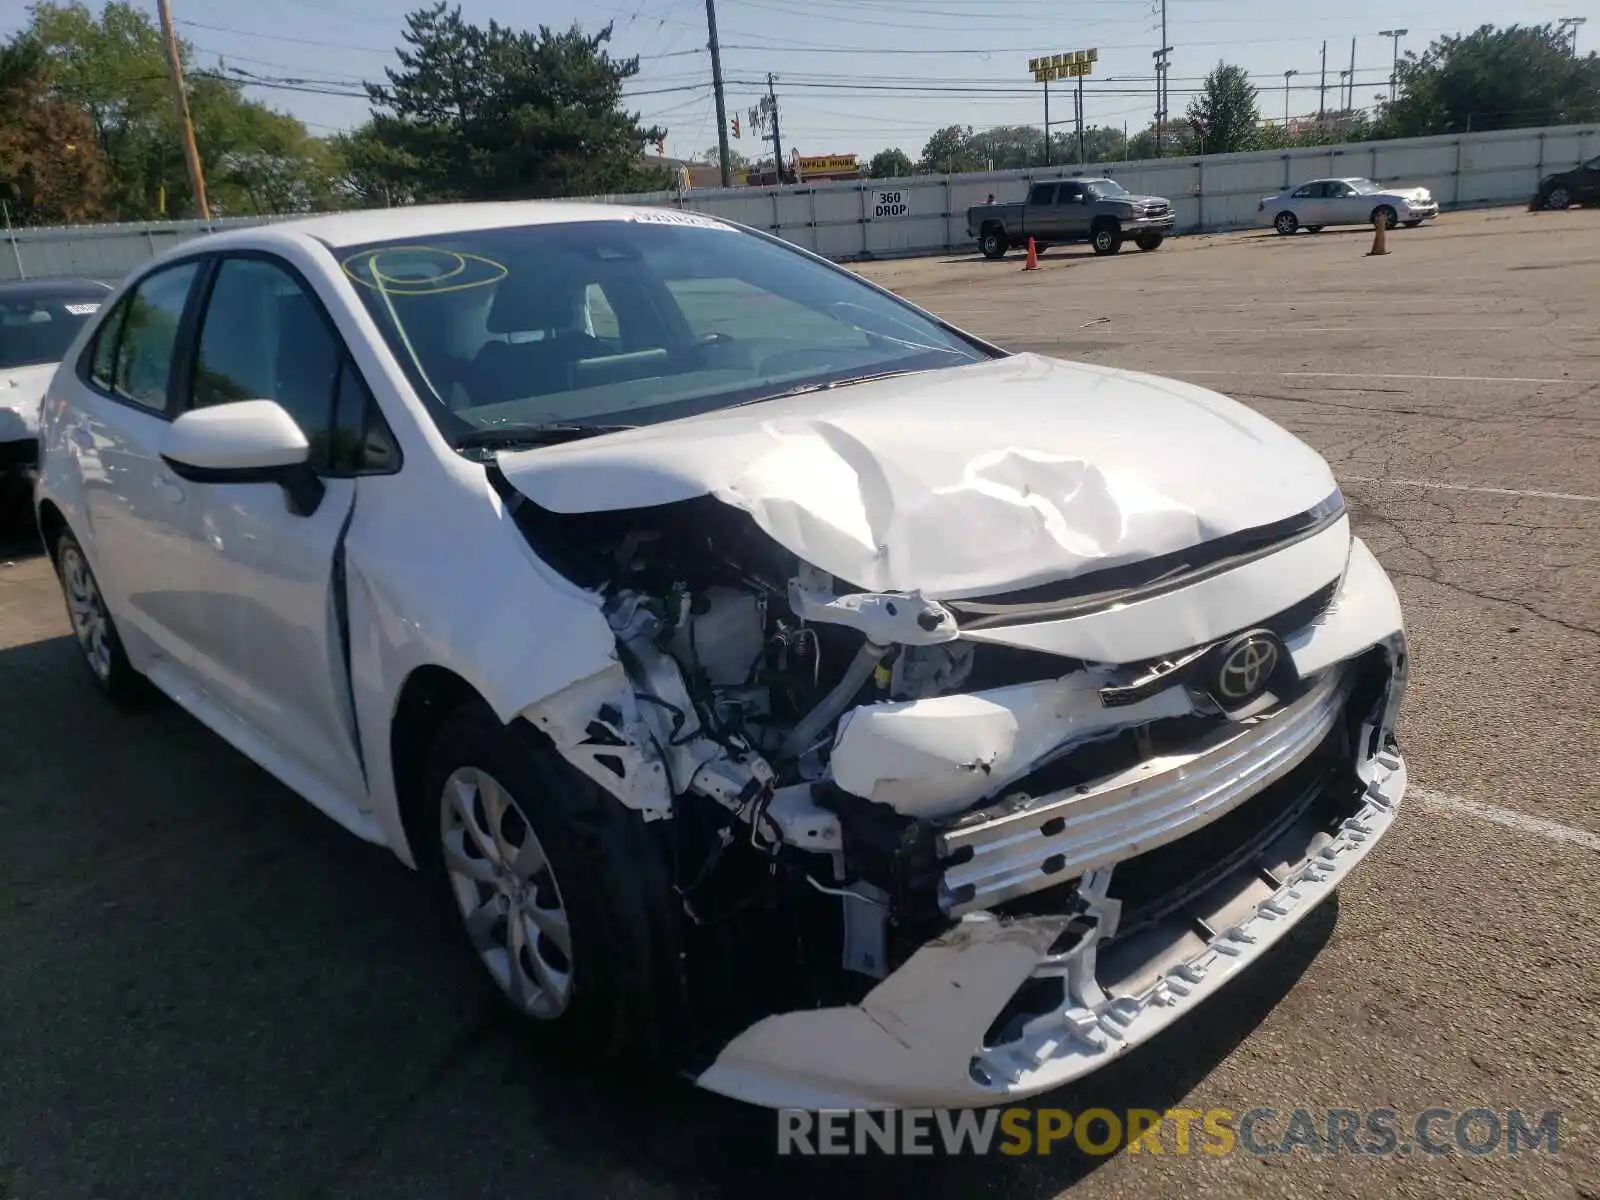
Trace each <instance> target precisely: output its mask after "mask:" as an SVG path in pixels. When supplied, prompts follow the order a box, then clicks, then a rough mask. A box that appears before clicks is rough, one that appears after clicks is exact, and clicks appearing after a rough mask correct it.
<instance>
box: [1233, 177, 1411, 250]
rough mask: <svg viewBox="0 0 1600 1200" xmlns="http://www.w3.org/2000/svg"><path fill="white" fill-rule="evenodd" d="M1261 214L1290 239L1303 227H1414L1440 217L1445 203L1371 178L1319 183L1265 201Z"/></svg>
mask: <svg viewBox="0 0 1600 1200" xmlns="http://www.w3.org/2000/svg"><path fill="white" fill-rule="evenodd" d="M1256 211H1257V212H1258V213H1260V214H1261V216H1262V218H1263V220H1264V221H1265V222H1266V223H1267V224H1270V225H1271V226H1272V227H1273V228H1274V229H1276V230H1277V231H1278V232H1279V233H1281V234H1284V235H1285V236H1287V235H1288V234H1291V233H1296V232H1298V231H1299V230H1300V229H1302V228H1304V229H1309V230H1310V231H1311V232H1312V233H1320V232H1321V231H1322V229H1323V227H1324V226H1326V225H1371V224H1372V223H1373V222H1374V221H1376V220H1378V219H1379V218H1382V220H1383V223H1384V224H1385V225H1386V226H1387V227H1388V228H1390V229H1393V228H1394V227H1395V226H1397V225H1404V226H1405V227H1406V228H1407V229H1414V228H1416V227H1417V226H1418V225H1421V224H1422V223H1423V222H1424V221H1431V220H1432V219H1433V218H1434V217H1437V216H1438V215H1439V203H1438V201H1436V200H1435V199H1434V198H1433V194H1432V193H1431V192H1429V191H1428V189H1427V188H1420V187H1418V188H1385V187H1382V186H1380V185H1378V184H1376V183H1373V182H1372V180H1370V179H1313V180H1312V181H1311V182H1310V183H1302V184H1300V185H1299V186H1298V187H1292V188H1285V189H1284V190H1283V191H1281V192H1279V193H1278V194H1277V195H1276V196H1265V197H1263V198H1262V200H1261V203H1260V204H1258V205H1257V206H1256Z"/></svg>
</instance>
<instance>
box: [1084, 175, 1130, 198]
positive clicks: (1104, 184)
mask: <svg viewBox="0 0 1600 1200" xmlns="http://www.w3.org/2000/svg"><path fill="white" fill-rule="evenodd" d="M1085 190H1086V191H1087V192H1088V193H1089V195H1091V196H1093V197H1094V198H1095V199H1096V200H1109V199H1111V198H1112V197H1113V196H1126V195H1128V189H1127V188H1125V187H1123V186H1122V185H1121V184H1120V183H1118V182H1117V181H1116V180H1115V179H1102V180H1100V181H1099V182H1098V183H1091V184H1089V185H1088V187H1087V188H1086V189H1085Z"/></svg>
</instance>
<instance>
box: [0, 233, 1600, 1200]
mask: <svg viewBox="0 0 1600 1200" xmlns="http://www.w3.org/2000/svg"><path fill="white" fill-rule="evenodd" d="M1370 237H1371V234H1370V232H1368V231H1362V230H1354V231H1349V232H1334V231H1329V232H1325V233H1323V234H1321V235H1318V236H1311V235H1301V236H1298V237H1296V238H1294V239H1292V240H1290V239H1283V238H1279V237H1277V236H1276V235H1273V234H1271V233H1270V232H1269V233H1266V234H1236V235H1227V236H1218V237H1207V238H1186V239H1178V240H1176V241H1174V242H1172V243H1170V244H1169V245H1168V246H1166V247H1164V248H1163V249H1161V250H1160V251H1158V252H1156V253H1154V254H1141V253H1138V252H1136V251H1133V250H1132V249H1131V248H1130V249H1129V250H1128V251H1127V252H1125V253H1124V254H1122V255H1119V256H1118V257H1116V258H1115V259H1096V258H1093V257H1092V256H1090V255H1089V254H1088V251H1087V249H1086V248H1076V247H1061V248H1056V249H1053V250H1051V251H1050V252H1049V253H1048V254H1047V255H1045V256H1044V259H1043V262H1042V268H1041V270H1039V271H1038V272H1033V273H1023V272H1021V270H1020V268H1021V265H1022V264H1021V256H1020V255H1014V256H1012V257H1011V258H1009V259H1007V260H1004V261H1002V262H999V263H990V262H986V261H983V260H981V259H977V258H975V257H966V256H963V257H960V258H952V259H925V260H918V261H915V262H901V263H887V264H877V265H874V266H870V267H864V268H862V270H863V272H864V273H865V274H867V275H869V276H870V277H872V278H874V279H877V280H879V281H880V282H882V283H884V284H885V285H887V286H889V287H892V288H894V289H895V290H897V291H899V292H900V293H902V294H903V295H905V296H906V297H908V298H909V299H911V300H913V301H915V302H917V303H919V304H921V305H923V306H925V307H927V308H930V309H932V310H934V311H936V312H938V313H940V314H942V315H944V316H947V317H949V318H951V319H953V320H955V321H956V322H957V323H959V324H962V325H964V326H966V327H968V328H970V329H972V330H974V331H975V332H978V333H980V334H982V335H984V336H987V337H989V338H992V339H994V340H996V341H998V342H1000V343H1001V344H1003V345H1005V346H1007V347H1009V348H1012V349H1017V350H1037V351H1040V352H1044V353H1050V354H1056V355H1060V356H1063V357H1068V358H1078V359H1085V360H1089V361H1093V362H1097V363H1105V364H1109V365H1115V366H1120V367H1129V368H1135V369H1140V370H1148V371H1153V372H1157V373H1161V374H1168V375H1173V376H1177V377H1180V378H1184V379H1189V380H1192V381H1194V382H1196V383H1200V384H1203V385H1205V386H1208V387H1213V388H1216V389H1217V390H1220V391H1224V392H1227V393H1229V394H1232V395H1234V396H1237V397H1239V398H1240V399H1241V400H1243V401H1244V402H1246V403H1248V404H1250V405H1252V406H1255V407H1257V408H1259V409H1260V410H1261V411H1263V412H1265V413H1266V414H1267V415H1269V416H1271V417H1272V418H1274V419H1275V420H1277V421H1279V422H1281V423H1283V424H1284V425H1286V426H1288V427H1289V428H1290V429H1292V430H1294V431H1295V432H1296V433H1298V434H1300V435H1301V436H1303V437H1305V438H1306V439H1307V440H1309V441H1310V442H1311V444H1312V445H1314V446H1315V447H1317V448H1318V449H1319V450H1320V451H1322V452H1323V453H1324V454H1325V455H1326V456H1327V457H1328V459H1329V461H1330V462H1331V463H1332V465H1333V467H1334V470H1335V472H1336V473H1337V474H1338V476H1339V478H1340V480H1341V483H1342V484H1343V486H1344V488H1345V490H1346V494H1347V496H1348V498H1349V500H1350V502H1351V505H1352V508H1353V511H1354V513H1355V520H1356V529H1357V532H1358V534H1359V535H1360V536H1362V537H1363V538H1365V539H1367V540H1368V542H1369V543H1370V544H1371V545H1372V547H1373V548H1374V550H1375V551H1376V552H1377V554H1378V556H1379V558H1380V559H1381V560H1382V561H1383V563H1384V564H1385V566H1386V567H1387V568H1388V569H1389V571H1390V572H1391V573H1392V575H1393V576H1394V578H1395V581H1396V584H1397V586H1398V587H1399V589H1400V592H1401V595H1402V598H1403V600H1404V602H1405V605H1406V615H1407V621H1408V626H1409V629H1410V634H1411V639H1412V651H1413V654H1412V669H1413V677H1412V682H1411V686H1410V691H1409V695H1408V702H1407V710H1406V715H1405V719H1404V722H1403V725H1402V730H1401V733H1402V740H1403V745H1404V748H1405V750H1406V753H1407V756H1408V759H1409V763H1410V769H1411V781H1412V788H1413V791H1412V795H1411V798H1410V799H1409V801H1408V803H1407V805H1406V807H1405V809H1404V811H1403V814H1402V817H1401V820H1400V822H1399V824H1398V825H1397V827H1396V829H1395V830H1394V832H1393V833H1392V834H1391V835H1390V836H1389V837H1388V839H1386V841H1385V842H1384V843H1383V844H1382V845H1380V846H1379V847H1378V849H1377V850H1376V851H1375V852H1374V854H1373V856H1372V857H1371V858H1369V859H1368V861H1367V863H1366V864H1365V865H1364V866H1363V867H1362V868H1361V869H1360V870H1359V871H1358V872H1357V873H1356V874H1355V875H1354V876H1352V878H1351V879H1350V881H1349V882H1347V884H1346V885H1345V887H1344V888H1343V889H1342V891H1341V892H1340V894H1339V896H1338V898H1337V899H1336V900H1335V901H1333V902H1330V903H1329V904H1328V905H1326V906H1324V908H1322V909H1321V910H1319V911H1318V912H1317V913H1315V914H1314V915H1313V916H1312V917H1310V918H1308V919H1307V920H1306V921H1305V922H1304V923H1303V924H1302V925H1301V926H1300V927H1299V928H1298V929H1297V930H1296V932H1295V933H1294V934H1293V935H1292V936H1291V937H1290V938H1289V939H1287V940H1286V942H1285V943H1284V944H1282V945H1280V946H1279V947H1278V948H1277V949H1276V950H1275V952H1274V953H1273V954H1272V955H1271V956H1270V957H1269V958H1268V959H1267V960H1266V961H1265V962H1264V963H1263V964H1262V965H1261V966H1260V967H1259V968H1258V969H1257V970H1256V971H1255V972H1253V974H1252V975H1250V976H1247V977H1245V978H1244V979H1242V980H1240V981H1239V982H1237V983H1236V984H1234V985H1233V986H1232V987H1230V988H1229V989H1228V991H1226V992H1225V993H1224V998H1222V999H1220V1000H1213V1001H1211V1002H1209V1003H1208V1005H1207V1006H1206V1007H1205V1008H1203V1009H1202V1010H1201V1011H1200V1012H1199V1013H1198V1014H1197V1015H1196V1016H1195V1017H1194V1018H1191V1019H1190V1020H1189V1021H1187V1022H1185V1023H1182V1024H1180V1025H1179V1026H1178V1027H1176V1028H1175V1029H1173V1030H1171V1031H1169V1032H1168V1033H1167V1034H1166V1035H1164V1036H1162V1037H1160V1038H1159V1039H1157V1040H1156V1041H1155V1042H1153V1043H1151V1044H1150V1045H1148V1046H1145V1047H1143V1048H1141V1049H1140V1050H1139V1051H1136V1052H1135V1053H1133V1054H1131V1055H1129V1056H1128V1057H1126V1058H1124V1059H1122V1060H1121V1061H1120V1062H1118V1063H1116V1064H1115V1065H1114V1066H1112V1067H1111V1068H1109V1069H1107V1070H1106V1071H1104V1072H1102V1073H1101V1074H1100V1075H1098V1076H1095V1077H1092V1078H1091V1079H1089V1080H1087V1081H1085V1082H1084V1083H1083V1084H1081V1085H1079V1086H1077V1087H1075V1088H1072V1089H1070V1090H1069V1091H1067V1092H1065V1093H1062V1094H1060V1095H1058V1096H1055V1097H1051V1098H1049V1099H1048V1100H1046V1101H1044V1102H1045V1103H1050V1104H1056V1105H1060V1106H1062V1107H1065V1108H1070V1109H1074V1110H1081V1109H1083V1108H1085V1107H1088V1106H1090V1105H1102V1106H1105V1107H1109V1108H1111V1109H1113V1110H1119V1109H1127V1108H1130V1107H1141V1108H1154V1109H1164V1108H1173V1107H1180V1106H1181V1107H1184V1108H1189V1109H1197V1110H1208V1109H1214V1108H1226V1109H1230V1110H1233V1111H1235V1112H1239V1111H1243V1110H1246V1109H1250V1108H1253V1107H1257V1106H1271V1107H1273V1108H1275V1109H1277V1110H1278V1111H1279V1112H1281V1113H1287V1112H1288V1111H1290V1110H1292V1109H1294V1108H1297V1107H1304V1108H1310V1109H1325V1108H1329V1107H1348V1108H1354V1109H1358V1110H1359V1109H1371V1108H1376V1107H1388V1108H1393V1109H1396V1110H1398V1111H1399V1112H1401V1113H1403V1114H1407V1113H1418V1112H1421V1111H1422V1110H1425V1109H1428V1108H1431V1107H1435V1106H1441V1107H1447V1108H1451V1109H1455V1110H1464V1109H1469V1108H1474V1107H1488V1108H1495V1109H1500V1110H1501V1111H1504V1110H1505V1109H1507V1108H1522V1109H1524V1110H1528V1111H1532V1112H1535V1113H1542V1112H1544V1111H1546V1110H1552V1109H1553V1110H1559V1111H1560V1112H1561V1114H1562V1116H1561V1135H1560V1147H1559V1153H1558V1154H1557V1155H1555V1156H1554V1157H1551V1156H1549V1155H1541V1154H1527V1153H1524V1154H1522V1155H1518V1156H1514V1157H1513V1156H1507V1155H1505V1154H1503V1153H1502V1154H1491V1155H1486V1156H1483V1157H1473V1156H1469V1155H1466V1154H1463V1153H1460V1152H1456V1153H1451V1154H1446V1155H1442V1156H1438V1157H1434V1156H1429V1155H1424V1154H1420V1153H1419V1154H1412V1155H1409V1156H1405V1157H1401V1156H1398V1155H1396V1156H1393V1157H1388V1158H1376V1159H1375V1158H1362V1159H1352V1158H1350V1157H1348V1156H1343V1157H1337V1158H1321V1159H1312V1158H1311V1157H1309V1156H1307V1155H1306V1154H1304V1153H1296V1154H1294V1155H1291V1156H1287V1157H1284V1156H1261V1155H1255V1154H1251V1153H1246V1152H1244V1151H1243V1150H1238V1151H1235V1152H1234V1153H1233V1154H1230V1155H1226V1156H1220V1157H1213V1156H1207V1155H1199V1154H1195V1155H1190V1156H1179V1155H1176V1154H1172V1153H1170V1152H1169V1153H1168V1154H1165V1155H1161V1156H1152V1155H1150V1154H1148V1153H1142V1154H1130V1153H1121V1154H1117V1155H1114V1156H1110V1157H1094V1156H1090V1155H1085V1154H1082V1153H1078V1152H1070V1153H1063V1152H1060V1151H1059V1150H1058V1152H1057V1153H1056V1154H1053V1155H1051V1156H1050V1157H1049V1158H1022V1159H1004V1160H1002V1159H999V1158H991V1159H988V1160H985V1161H972V1160H957V1161H935V1162H927V1161H900V1162H869V1163H862V1162H844V1161H837V1160H835V1161H828V1162H821V1161H809V1162H801V1161H796V1160H792V1159H786V1160H782V1161H780V1160H777V1159H776V1158H775V1157H774V1156H773V1153H772V1146H773V1143H774V1125H773V1121H772V1119H771V1117H770V1115H768V1114H764V1113H761V1112H757V1111H754V1110H747V1109H744V1108H741V1107H739V1106H737V1105H734V1104H731V1103H727V1102H723V1101H720V1100H718V1099H716V1098H715V1097H711V1096H707V1095H703V1094H700V1093H697V1092H694V1091H693V1090H691V1089H689V1088H688V1087H686V1086H682V1085H679V1084H677V1083H676V1082H675V1081H672V1080H661V1079H649V1078H640V1077H638V1076H635V1075H629V1074H628V1073H627V1072H625V1071H616V1072H612V1073H608V1074H606V1075H603V1076H593V1075H588V1076H586V1075H577V1074H574V1073H572V1072H570V1071H566V1070H563V1069H561V1068H559V1067H555V1066H552V1065H550V1064H547V1063H544V1062H541V1061H539V1060H537V1059H535V1058H534V1057H533V1056H532V1055H531V1053H530V1052H529V1050H528V1049H527V1048H526V1046H525V1045H524V1044H523V1042H522V1040H521V1039H520V1038H519V1036H518V1033H517V1031H516V1029H515V1028H514V1027H512V1026H509V1025H508V1024H507V1023H506V1022H505V1021H504V1020H503V1019H502V1018H501V1017H500V1016H499V1015H498V1014H497V1012H496V1010H495V1009H494V1007H493V1006H492V1005H491V1004H490V1003H488V1001H487V999H486V997H485V995H484V994H483V992H482V991H481V990H480V989H478V988H475V987H474V986H471V984H472V981H471V980H470V979H467V978H466V977H465V976H464V975H462V974H461V973H459V972H458V971H457V970H456V966H455V964H456V962H457V961H458V960H456V959H455V958H454V956H453V953H452V938H453V937H454V934H453V932H452V931H451V930H449V929H445V928H442V927H441V926H440V924H439V923H438V922H437V921H436V920H435V919H434V917H433V916H432V913H433V910H432V908H431V907H430V906H429V905H427V904H426V903H425V902H424V897H423V896H422V894H421V892H420V889H419V888H418V887H417V886H416V883H415V880H414V878H413V877H412V876H411V875H410V874H409V873H408V872H406V871H405V870H404V869H403V868H402V867H401V866H399V864H398V863H397V862H395V861H394V860H393V859H392V858H390V857H389V856H388V854H387V853H386V852H384V851H380V850H377V849H374V848H371V847H368V846H364V845H362V844H360V843H357V842H356V841H354V840H353V839H351V838H350V837H348V836H347V835H345V834H343V833H342V832H340V831H339V830H337V829H336V828H335V827H334V826H333V825H332V824H331V823H329V822H327V821H326V820H324V819H323V818H322V817H320V816H319V815H318V814H317V813H315V812H314V811H313V810H312V809H311V808H310V807H309V806H307V805H305V804H303V803H302V802H300V801H298V800H297V799H296V798H295V797H293V796H292V795H290V794H289V793H288V792H287V791H285V789H283V788H282V787H281V786H279V785H278V784H276V783H275V782H274V781H272V780H271V779H269V778H268V777H267V776H266V775H265V774H264V773H263V772H261V771H260V770H258V769H257V768H255V767H254V766H253V765H252V764H250V763H249V762H248V761H246V760H245V759H244V758H242V757H241V756H239V755H238V754H236V753H234V752H233V751H232V750H231V749H229V748H228V747H226V746H225V745H224V744H223V743H222V742H221V741H219V740H218V739H216V738H215V737H213V736H212V735H210V734H209V733H207V732H206V731H204V730H203V729H202V728H201V727H200V726H198V725H197V724H196V723H194V722H193V721H191V720H190V719H188V718H187V717H186V716H184V715H183V714H181V713H179V712H178V711H176V710H175V709H174V708H173V707H172V706H170V705H160V704H158V705H155V706H153V707H151V708H150V709H149V711H147V712H143V713H140V714H138V715H135V716H127V715H122V714H119V713H116V712H113V711H112V710H110V709H109V708H107V707H106V706H104V705H103V704H101V703H100V702H99V701H98V700H97V699H96V698H95V697H94V696H93V695H92V693H91V691H90V688H89V685H88V683H87V682H86V680H85V679H84V677H83V676H82V674H81V667H80V665H79V664H78V663H77V662H76V661H75V655H76V650H75V647H74V646H73V644H72V642H71V641H70V639H69V638H68V636H67V626H66V622H65V618H64V616H63V614H62V611H61V605H60V601H59V599H58V596H57V592H56V588H55V584H54V580H53V577H52V575H51V573H50V570H49V566H48V564H47V562H46V561H45V559H44V558H43V557H41V555H40V552H39V550H38V548H37V546H36V545H34V544H33V543H32V541H31V539H30V538H29V537H28V536H27V533H26V528H25V525H24V523H23V520H22V515H21V514H20V513H19V512H17V511H15V510H13V511H12V512H10V513H8V514H6V517H5V520H6V521H7V522H9V525H8V528H7V530H6V532H5V534H4V535H3V537H4V541H3V542H0V547H3V548H0V1198H3V1200H12V1198H13V1197H14V1198H17V1200H22V1198H27V1200H34V1198H48V1200H56V1198H65V1197H78V1196H83V1197H123V1196H129V1197H132V1196H139V1197H166V1196H212V1195H219V1196H220V1195H227V1196H234V1197H243V1196H257V1195H260V1196H288V1195H292V1196H306V1197H311V1196H319V1197H320V1196H368V1195H371V1196H383V1197H386V1198H398V1197H412V1196H415V1197H442V1196H450V1197H466V1196H486V1197H502V1196H506V1197H509V1196H512V1195H526V1196H570V1197H590V1196H593V1197H600V1196H606V1197H639V1198H645V1197H649V1198H657V1197H659V1198H663V1200H664V1198H668V1197H686V1196H707V1197H719V1198H720V1197H745V1196H748V1195H751V1194H755V1193H758V1192H759V1193H760V1194H762V1195H764V1196H768V1197H772V1198H774V1200H776V1198H778V1197H786V1196H791V1195H793V1196H809V1195H814V1194H816V1193H818V1192H820V1191H823V1190H827V1191H828V1192H830V1193H833V1194H836V1195H841V1196H856V1195H863V1196H864V1195H873V1196H879V1195H897V1194H920V1195H926V1196H929V1197H944V1196H949V1197H962V1198H968V1197H974V1196H1003V1197H1015V1198H1019V1200H1045V1198H1048V1197H1056V1196H1071V1197H1074V1198H1076V1197H1086V1198H1087V1197H1114V1196H1145V1195H1178V1194H1180V1193H1181V1194H1201V1195H1206V1194H1213V1195H1217V1196H1229V1197H1247V1196H1286V1195H1288V1196H1307V1197H1309V1196H1323V1195H1339V1196H1359V1197H1386V1196H1439V1197H1457V1196H1461V1195H1464V1194H1482V1195H1494V1196H1530V1197H1572V1196H1575V1197H1584V1198H1587V1200H1597V1198H1600V1148H1597V1147H1600V1006H1596V1004H1595V997H1596V996H1597V995H1600V987H1597V985H1596V983H1595V979H1596V976H1597V971H1596V968H1597V967H1600V949H1597V946H1600V917H1597V915H1596V914H1597V905H1596V902H1595V899H1594V895H1595V890H1596V888H1595V881H1596V879H1597V878H1600V715H1597V714H1600V286H1597V280H1600V212H1596V211H1575V212H1568V213H1541V214H1530V213H1524V212H1519V211H1509V210H1501V211H1492V212H1486V213H1471V214H1453V215H1452V214H1447V215H1446V216H1445V217H1443V218H1442V219H1441V220H1440V221H1439V222H1438V223H1437V224H1435V225H1433V226H1431V227H1427V228H1423V229H1419V230H1400V231H1397V232H1395V233H1393V234H1391V235H1390V237H1389V247H1390V250H1391V251H1392V253H1390V254H1389V255H1388V256H1386V257H1382V258H1368V257H1365V252H1366V250H1367V248H1368V242H1369V240H1370ZM1279 1132H1281V1124H1280V1127H1279ZM1169 1145H1170V1143H1169Z"/></svg>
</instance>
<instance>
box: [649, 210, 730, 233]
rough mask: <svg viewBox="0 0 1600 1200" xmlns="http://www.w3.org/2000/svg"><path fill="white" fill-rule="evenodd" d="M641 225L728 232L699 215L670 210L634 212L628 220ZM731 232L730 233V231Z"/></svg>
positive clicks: (708, 218)
mask: <svg viewBox="0 0 1600 1200" xmlns="http://www.w3.org/2000/svg"><path fill="white" fill-rule="evenodd" d="M628 219H629V220H630V221H635V222H637V223H638V224H641V225H681V226H685V227H687V228H690V229H721V230H728V226H726V225H724V224H723V223H722V222H721V221H715V220H712V218H710V217H702V216H701V215H700V214H699V213H692V212H679V211H678V210H677V209H671V208H651V209H646V210H645V211H643V212H636V213H634V214H633V215H632V216H631V217H629V218H628ZM730 232H731V231H730Z"/></svg>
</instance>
